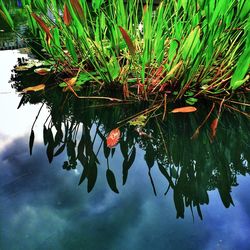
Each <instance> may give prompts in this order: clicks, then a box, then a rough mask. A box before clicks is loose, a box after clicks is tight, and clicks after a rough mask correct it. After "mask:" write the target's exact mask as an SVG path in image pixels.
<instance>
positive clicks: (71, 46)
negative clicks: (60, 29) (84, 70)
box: [66, 38, 78, 63]
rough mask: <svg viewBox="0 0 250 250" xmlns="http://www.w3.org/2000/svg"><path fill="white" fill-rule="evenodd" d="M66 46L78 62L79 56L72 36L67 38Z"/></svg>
mask: <svg viewBox="0 0 250 250" xmlns="http://www.w3.org/2000/svg"><path fill="white" fill-rule="evenodd" d="M66 47H67V49H68V51H69V53H70V55H71V56H72V58H73V60H74V62H75V63H77V61H78V57H77V54H76V51H75V47H74V43H73V42H72V40H71V39H70V38H67V39H66Z"/></svg>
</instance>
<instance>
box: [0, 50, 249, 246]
mask: <svg viewBox="0 0 250 250" xmlns="http://www.w3.org/2000/svg"><path fill="white" fill-rule="evenodd" d="M23 56H24V55H21V54H20V53H19V52H18V51H4V52H0V57H1V59H2V58H4V60H0V66H1V67H0V72H1V76H2V77H3V78H2V84H1V85H0V93H1V96H0V107H1V108H0V116H1V125H0V138H1V141H0V144H1V148H0V221H1V226H0V249H3V250H5V249H6V250H10V249H11V250H12V249H32V250H33V249H78V248H79V249H86V250H89V249H91V250H92V249H122V250H123V249H124V250H125V249H146V250H151V249H170V250H172V249H173V250H176V249H183V246H185V249H202V250H203V249H205V250H214V249H243V250H244V249H248V248H249V244H250V242H249V234H250V226H249V225H250V216H249V207H250V199H249V195H248V190H249V178H248V177H244V176H243V175H242V174H244V173H246V172H247V169H248V168H249V165H248V164H249V163H248V162H249V150H248V149H249V138H248V126H249V125H248V124H249V122H248V120H245V119H244V118H243V117H234V115H233V114H226V113H225V112H224V113H223V116H222V120H221V122H220V124H219V127H218V133H217V137H216V140H215V141H214V143H213V144H210V142H209V133H210V131H209V125H208V124H207V126H206V127H204V128H203V129H202V131H201V133H200V137H198V138H197V140H195V141H194V142H192V141H190V136H191V135H192V134H193V132H194V130H195V129H196V126H197V124H200V122H201V120H203V118H204V116H205V115H206V112H205V113H203V111H200V112H201V115H195V114H192V115H191V114H190V115H185V116H184V117H183V116H181V115H178V116H173V115H170V114H169V115H168V116H167V120H166V121H165V122H164V123H163V122H161V119H160V118H159V119H157V118H156V120H154V119H151V121H150V123H151V124H148V125H147V126H146V127H145V128H144V129H145V132H147V133H149V134H150V133H151V136H152V138H150V137H149V138H146V137H141V136H140V135H139V134H138V132H137V131H136V130H135V128H134V127H131V126H129V125H128V124H126V125H124V126H123V127H122V128H121V130H122V132H123V133H124V134H125V135H126V136H127V138H130V139H126V137H125V135H123V136H122V140H121V143H122V142H123V141H125V142H128V146H127V147H128V149H129V150H131V149H132V148H133V145H136V146H135V148H136V157H135V160H134V162H133V165H132V166H131V167H130V168H129V170H128V176H127V179H126V184H125V185H124V186H123V185H122V182H123V173H122V169H123V166H122V165H123V161H124V156H123V155H122V153H121V150H120V147H121V145H118V146H117V147H116V151H115V153H114V155H113V157H111V156H112V154H110V155H109V157H108V159H109V164H110V168H111V169H112V171H113V172H114V174H115V177H116V181H117V187H118V189H119V195H117V194H116V193H114V192H112V191H111V190H110V188H109V186H108V183H107V180H106V167H107V160H106V158H105V155H104V153H103V152H104V146H103V144H102V146H101V149H100V150H99V154H98V155H97V158H98V160H99V162H100V164H98V167H97V169H98V177H97V180H96V183H95V186H94V189H93V191H92V192H91V193H89V194H86V190H87V179H86V180H85V181H83V183H82V184H81V185H80V186H77V183H78V182H79V180H80V177H81V173H82V170H83V166H82V165H81V164H80V162H79V160H77V162H78V164H77V167H76V169H73V170H70V171H65V170H62V169H61V168H62V164H63V162H64V161H65V160H69V159H68V156H67V150H66V148H67V145H66V146H65V150H64V152H62V153H61V154H59V155H58V156H56V157H54V158H53V160H52V162H51V164H48V156H47V154H46V149H47V146H46V147H44V144H43V124H44V121H45V120H46V119H47V117H48V116H49V115H50V111H52V112H51V117H50V118H49V119H52V117H53V119H52V122H53V121H54V122H56V121H57V120H58V118H54V117H59V118H60V116H61V115H62V118H61V128H62V130H63V133H64V137H63V140H64V138H65V124H67V123H68V124H69V125H70V124H71V123H73V124H78V123H80V128H79V129H78V136H76V139H75V140H76V141H77V142H79V141H80V139H81V135H82V127H84V126H87V127H88V134H89V135H90V137H91V138H92V139H91V140H92V142H93V139H94V135H95V132H96V131H97V127H98V124H99V122H100V125H99V128H98V130H100V132H101V133H102V135H103V136H106V135H107V133H108V132H109V131H110V130H111V129H113V128H114V127H115V126H116V123H117V121H120V120H123V119H124V118H125V117H128V116H130V115H131V114H134V113H135V112H139V111H140V109H142V108H145V107H140V108H139V107H137V108H138V110H136V109H135V107H131V108H128V107H129V106H125V107H122V109H121V107H120V108H118V107H111V108H110V109H108V107H103V108H102V109H99V111H98V109H92V110H91V112H92V113H89V110H88V106H89V105H93V103H92V104H89V103H85V104H84V105H85V106H80V105H79V104H80V102H78V101H76V102H73V98H72V97H71V94H67V93H66V96H67V95H68V98H69V99H68V100H67V101H66V102H63V100H64V99H63V94H62V93H61V91H59V92H58V93H56V92H55V91H51V89H48V91H46V92H45V93H43V92H41V93H37V94H35V95H27V96H26V97H25V99H26V104H25V105H22V107H21V108H20V109H18V110H17V109H16V108H17V107H18V103H19V102H20V98H18V97H17V95H16V94H15V93H14V90H13V89H11V87H10V84H9V83H8V79H9V78H10V74H11V69H12V68H13V65H14V64H15V63H16V60H17V59H16V58H17V57H23ZM25 56H27V55H25ZM18 79H19V80H20V81H21V80H22V81H23V83H28V84H30V82H32V83H34V85H35V84H38V83H41V79H39V78H36V77H33V76H32V80H30V79H28V78H22V77H21V78H18ZM15 86H16V87H18V86H19V87H20V89H21V83H20V82H19V83H18V82H17V83H16V85H15ZM41 101H43V102H45V103H46V105H48V107H49V110H46V109H45V106H44V109H43V110H42V113H40V116H39V118H38V120H37V121H36V124H35V127H34V131H35V143H34V147H33V154H32V156H31V157H30V155H29V147H28V141H29V133H30V129H31V126H32V123H33V120H34V119H35V116H36V114H37V112H38V110H39V108H40V107H41V105H42V104H41ZM28 102H29V103H28ZM102 104H103V103H102ZM62 107H63V108H62ZM209 108H210V107H209ZM63 110H64V112H62V111H63ZM86 110H87V111H86ZM119 110H120V111H119ZM115 113H116V114H115ZM102 114H103V115H102ZM118 114H119V115H118ZM117 115H118V116H117ZM99 117H100V118H99ZM110 117H112V119H111V118H110ZM115 117H117V118H115ZM157 120H158V123H159V124H160V128H161V130H162V131H163V132H162V133H163V134H164V137H165V138H166V139H165V141H166V145H167V149H168V154H167V156H166V154H165V153H164V150H163V149H161V148H160V145H162V144H164V143H163V140H162V139H161V138H162V137H161V136H159V137H158V141H159V143H160V144H159V146H158V148H157V149H156V148H153V151H154V152H156V153H155V155H156V156H154V159H155V161H154V166H153V167H152V168H151V171H150V173H151V176H152V179H153V181H154V185H155V189H156V192H157V197H155V196H154V193H153V189H152V186H151V181H150V177H149V175H148V170H149V168H148V166H147V164H146V162H145V159H144V156H145V152H146V151H147V150H146V148H147V147H149V146H148V145H150V144H151V145H154V144H153V143H154V142H155V141H156V138H157V137H156V138H154V136H153V133H156V132H154V129H156V131H158V130H159V127H158V125H157V122H155V121H157ZM59 121H60V119H59ZM173 122H174V123H173ZM91 124H92V125H91ZM192 124H193V125H192ZM52 126H53V128H52V133H53V138H55V134H56V129H55V128H54V125H53V124H49V120H48V121H47V122H46V128H47V129H49V128H51V127H52ZM90 127H91V129H90ZM155 127H156V128H155ZM157 128H158V130H157ZM229 129H230V130H229ZM228 130H229V131H228ZM72 131H76V129H75V130H72ZM130 133H131V134H133V135H130ZM88 134H87V135H88ZM227 136H228V137H227ZM234 136H235V137H234ZM3 138H4V141H3ZM159 138H160V139H159ZM177 139H178V140H177ZM158 141H157V143H158ZM231 141H232V144H231ZM228 142H230V143H228ZM101 143H102V139H101V138H100V136H99V135H97V136H96V139H95V141H94V144H93V147H92V148H93V151H94V153H95V154H97V152H98V149H99V146H100V144H101ZM223 143H224V144H225V143H228V144H226V145H225V147H222V144H223ZM61 145H63V142H61ZM194 145H196V146H194ZM198 145H200V147H199V146H198ZM205 145H207V146H205ZM238 145H239V148H238ZM178 147H179V148H178ZM202 147H208V152H213V154H214V155H215V156H218V157H219V158H218V159H217V160H216V159H214V160H213V161H212V160H211V159H210V158H211V157H212V156H213V155H211V154H210V153H209V154H208V156H210V158H209V157H207V158H208V159H209V160H208V161H205V160H204V162H205V163H206V165H205V167H206V168H205V169H203V172H205V174H204V173H203V172H202V171H201V170H199V169H196V168H197V166H200V165H197V163H196V165H195V167H193V168H194V169H195V171H196V172H195V173H200V175H201V177H202V176H203V177H204V176H205V177H206V176H207V177H206V178H207V179H208V178H209V177H208V176H209V173H211V170H212V169H216V168H219V167H218V166H221V167H222V165H221V164H222V163H221V160H220V155H218V154H217V151H216V150H217V148H218V149H220V150H221V152H222V153H223V155H224V154H225V155H226V157H224V158H226V159H227V160H226V163H225V166H226V169H228V167H227V162H233V160H232V159H236V160H237V159H238V163H237V164H236V163H235V164H234V166H230V167H229V168H230V171H231V172H233V170H236V171H239V172H235V173H234V174H235V177H236V178H237V180H235V183H236V182H238V183H239V184H240V185H239V186H237V187H234V186H233V187H231V188H232V192H231V195H232V197H233V201H234V204H235V207H232V206H231V207H230V208H229V209H225V208H224V205H223V203H222V202H221V197H220V194H219V192H217V191H216V190H214V191H212V189H213V188H215V187H214V186H215V185H212V184H213V183H214V182H213V183H212V184H211V185H210V183H209V190H210V189H211V191H207V194H208V196H209V205H208V206H205V205H204V206H202V214H203V216H204V218H205V219H204V220H203V221H200V220H198V219H196V218H197V213H196V212H195V221H194V222H193V220H192V216H191V211H188V210H186V211H185V220H176V219H175V215H176V208H175V205H174V202H173V190H172V189H171V188H170V190H169V192H168V194H167V195H166V196H164V195H163V194H164V193H165V192H166V189H167V187H168V181H167V180H166V178H165V176H164V175H163V174H162V173H161V172H160V171H159V166H158V164H157V159H164V157H166V162H168V161H169V162H171V163H172V162H173V161H175V162H174V163H175V164H176V165H177V166H178V164H179V163H183V162H184V161H183V159H186V158H187V157H188V156H184V155H183V152H184V153H185V154H189V153H190V154H189V156H190V159H202V158H203V157H202V155H201V154H199V152H201V153H202V152H206V150H205V149H202ZM209 147H211V148H212V147H215V148H214V150H213V151H212V149H210V150H209ZM200 148H201V149H200ZM223 148H224V149H225V150H224V151H223ZM175 149H177V150H181V152H180V153H179V155H180V156H179V158H177V157H175V156H174V154H173V150H175ZM158 150H159V152H158ZM200 150H201V151H200ZM75 151H76V156H77V152H78V151H77V150H76V149H75ZM84 152H85V151H84ZM160 152H161V154H162V156H159V155H160ZM177 152H178V151H177ZM111 153H112V152H111ZM191 153H192V154H191ZM175 154H177V153H175ZM230 154H231V155H230ZM241 154H242V156H241ZM233 155H235V156H233ZM170 156H172V158H173V159H171V157H170ZM238 156H240V158H238ZM224 158H223V159H224ZM243 159H247V160H248V162H246V161H245V162H244V160H243ZM209 161H211V162H212V163H215V165H214V166H212V165H210V163H209ZM242 161H243V163H242ZM160 163H161V162H160ZM212 163H211V164H212ZM162 164H163V166H164V167H165V168H166V169H167V171H169V172H170V168H171V164H169V163H168V164H166V163H165V162H163V163H162ZM188 165H189V164H187V166H188ZM183 166H184V164H183V165H180V166H179V171H180V170H181V168H183V169H190V167H183ZM236 166H237V167H236ZM191 170H192V169H191ZM171 171H172V170H171ZM182 171H183V170H182ZM185 171H186V170H185ZM209 171H210V172H209ZM172 172H173V171H172ZM172 172H171V173H169V175H170V176H171V178H172V181H173V183H174V185H176V182H177V181H178V178H179V180H180V179H181V178H182V177H181V176H182V175H181V174H180V172H178V176H179V177H178V178H176V179H174V173H172ZM206 173H208V175H206ZM217 174H218V171H217ZM217 176H219V175H217ZM201 177H199V178H200V179H202V178H201ZM199 178H198V177H197V180H200V179H199ZM193 179H195V176H194V177H193ZM202 180H203V179H202ZM205 180H206V179H205ZM205 183H206V182H205ZM215 183H216V182H215ZM198 184H199V185H201V184H200V183H198ZM204 186H206V184H204ZM186 192H187V193H188V191H186Z"/></svg>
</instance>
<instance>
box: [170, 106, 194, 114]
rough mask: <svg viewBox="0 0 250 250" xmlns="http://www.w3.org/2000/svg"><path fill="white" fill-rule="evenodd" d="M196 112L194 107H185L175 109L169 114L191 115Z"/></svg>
mask: <svg viewBox="0 0 250 250" xmlns="http://www.w3.org/2000/svg"><path fill="white" fill-rule="evenodd" d="M196 110H197V108H196V107H193V106H187V107H181V108H176V109H173V110H172V111H171V113H191V112H195V111H196Z"/></svg>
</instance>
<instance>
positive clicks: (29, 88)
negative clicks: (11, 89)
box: [22, 83, 45, 93]
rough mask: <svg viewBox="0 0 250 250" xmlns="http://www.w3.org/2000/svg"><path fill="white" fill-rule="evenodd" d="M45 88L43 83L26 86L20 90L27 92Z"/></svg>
mask: <svg viewBox="0 0 250 250" xmlns="http://www.w3.org/2000/svg"><path fill="white" fill-rule="evenodd" d="M44 89H45V84H43V83H42V84H38V85H36V86H32V87H27V88H25V89H23V90H22V92H23V93H27V92H36V91H40V90H44Z"/></svg>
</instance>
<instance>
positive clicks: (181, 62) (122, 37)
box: [0, 0, 250, 104]
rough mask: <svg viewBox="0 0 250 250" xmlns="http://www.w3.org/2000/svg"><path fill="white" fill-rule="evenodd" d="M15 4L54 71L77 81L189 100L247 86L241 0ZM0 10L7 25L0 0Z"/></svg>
mask: <svg viewBox="0 0 250 250" xmlns="http://www.w3.org/2000/svg"><path fill="white" fill-rule="evenodd" d="M22 4H23V6H24V9H25V10H26V12H27V17H28V25H29V27H30V29H31V31H32V32H33V34H34V35H35V36H36V37H39V38H40V42H41V45H42V47H43V48H44V49H45V50H46V52H47V54H48V55H49V57H50V61H51V62H52V65H51V66H52V68H53V69H54V72H56V73H58V72H64V73H66V74H67V75H68V77H69V78H70V77H72V78H74V77H77V79H76V81H75V85H77V86H81V85H84V84H85V83H86V82H89V83H90V84H98V85H100V86H101V87H103V86H113V85H114V84H117V85H119V86H122V88H121V89H122V90H123V94H124V96H125V97H126V98H129V97H131V98H133V97H135V96H136V97H137V98H138V97H139V98H140V99H148V98H150V97H151V96H154V97H155V96H156V95H157V96H158V97H159V98H163V97H164V96H166V95H168V96H172V97H174V99H176V100H177V99H185V100H186V102H187V103H189V104H194V103H195V102H196V101H197V100H198V99H199V98H203V97H207V96H219V97H221V96H226V97H231V96H232V95H233V94H234V93H236V92H241V93H244V92H246V91H247V90H249V86H250V80H249V78H250V71H249V65H250V18H249V13H250V5H249V3H248V1H247V0H237V1H236V0H228V1H227V3H225V1H224V0H217V1H215V0H208V1H204V0H195V1H191V0H175V1H174V0H163V1H160V3H159V4H158V5H157V6H155V5H154V1H153V0H146V1H142V0H128V1H127V2H126V3H124V1H123V0H117V1H115V2H114V1H111V0H106V1H104V0H92V1H90V2H89V1H86V0H65V1H56V0H50V1H46V3H45V1H40V0H35V1H30V0H22ZM0 13H1V14H2V15H3V16H4V18H5V19H6V21H7V22H8V23H9V24H10V26H11V27H13V29H14V23H13V21H12V19H11V16H10V15H9V13H8V10H7V9H6V8H5V7H4V4H3V1H2V0H0ZM61 86H64V87H65V86H66V84H63V83H62V84H61ZM242 90H243V91H242Z"/></svg>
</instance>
